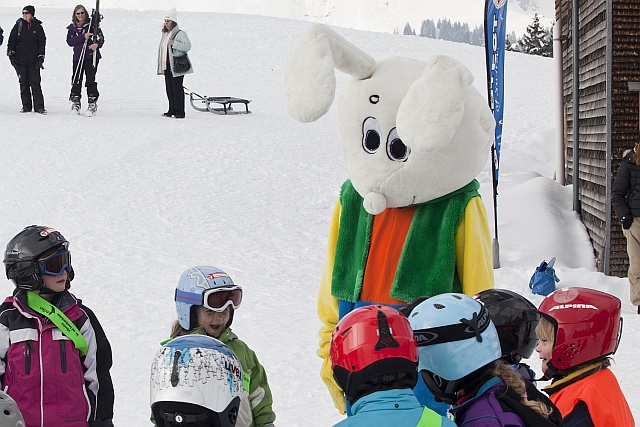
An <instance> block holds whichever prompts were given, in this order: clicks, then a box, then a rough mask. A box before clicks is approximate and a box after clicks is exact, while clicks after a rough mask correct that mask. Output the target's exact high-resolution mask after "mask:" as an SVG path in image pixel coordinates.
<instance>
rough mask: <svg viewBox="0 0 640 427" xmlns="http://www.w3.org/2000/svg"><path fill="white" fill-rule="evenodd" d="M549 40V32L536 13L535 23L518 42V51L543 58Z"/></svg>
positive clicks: (528, 27)
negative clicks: (546, 41)
mask: <svg viewBox="0 0 640 427" xmlns="http://www.w3.org/2000/svg"><path fill="white" fill-rule="evenodd" d="M547 38H548V34H547V31H546V30H545V29H544V28H543V27H542V26H541V25H540V18H538V14H537V13H536V14H535V15H534V17H533V22H532V23H531V24H530V25H529V26H527V33H526V34H524V35H523V36H522V38H521V39H520V40H519V41H518V47H519V49H518V50H519V51H520V52H524V53H528V54H531V55H540V56H542V55H543V53H544V50H545V40H546V39H547Z"/></svg>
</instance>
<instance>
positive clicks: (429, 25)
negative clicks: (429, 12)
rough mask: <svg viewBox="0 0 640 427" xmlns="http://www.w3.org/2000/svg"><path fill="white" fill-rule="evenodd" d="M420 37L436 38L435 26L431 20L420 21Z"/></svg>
mask: <svg viewBox="0 0 640 427" xmlns="http://www.w3.org/2000/svg"><path fill="white" fill-rule="evenodd" d="M420 37H429V38H430V39H435V38H436V24H435V22H433V20H432V19H427V20H425V21H422V26H421V28H420Z"/></svg>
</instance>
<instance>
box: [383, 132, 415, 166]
mask: <svg viewBox="0 0 640 427" xmlns="http://www.w3.org/2000/svg"><path fill="white" fill-rule="evenodd" d="M409 153H411V149H410V148H409V147H407V146H406V145H404V142H402V140H401V139H400V137H399V136H398V131H397V130H396V128H393V129H391V132H389V138H387V156H389V158H390V159H391V160H393V161H394V162H406V161H407V159H408V158H409Z"/></svg>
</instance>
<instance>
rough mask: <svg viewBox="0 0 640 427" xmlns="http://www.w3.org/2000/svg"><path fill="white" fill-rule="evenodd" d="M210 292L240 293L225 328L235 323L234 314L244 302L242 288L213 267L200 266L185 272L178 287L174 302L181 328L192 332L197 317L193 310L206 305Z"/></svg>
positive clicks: (232, 304)
mask: <svg viewBox="0 0 640 427" xmlns="http://www.w3.org/2000/svg"><path fill="white" fill-rule="evenodd" d="M209 290H219V291H224V290H228V291H235V292H236V293H238V292H239V297H237V298H238V299H237V300H236V301H235V302H230V304H231V308H232V310H231V315H230V316H229V322H228V323H227V325H226V326H225V327H229V326H230V325H231V322H232V321H233V312H234V310H235V309H236V308H238V307H239V306H240V302H241V301H242V288H241V287H240V286H238V285H235V284H234V283H233V280H231V277H229V275H228V274H227V273H225V272H224V271H222V270H220V269H219V268H217V267H212V266H199V267H193V268H190V269H188V270H185V271H184V272H183V273H182V275H181V276H180V280H179V281H178V286H177V287H176V291H175V295H174V300H175V302H176V313H177V315H178V321H179V322H180V326H182V327H183V328H184V329H186V330H187V331H188V330H191V329H193V328H194V327H195V326H196V325H195V324H196V323H197V322H196V321H195V319H197V316H196V314H195V312H194V310H192V309H193V308H195V307H197V306H199V305H205V306H206V304H205V294H206V293H207V292H208V291H209Z"/></svg>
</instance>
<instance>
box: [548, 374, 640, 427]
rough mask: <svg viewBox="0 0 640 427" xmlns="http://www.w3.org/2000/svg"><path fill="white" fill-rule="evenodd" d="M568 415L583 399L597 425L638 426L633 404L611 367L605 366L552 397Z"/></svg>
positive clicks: (611, 426)
mask: <svg viewBox="0 0 640 427" xmlns="http://www.w3.org/2000/svg"><path fill="white" fill-rule="evenodd" d="M549 398H550V399H551V401H552V402H553V403H554V404H555V405H556V406H557V407H558V409H559V410H560V413H561V414H562V417H563V418H564V417H566V416H567V415H569V414H570V413H571V411H573V408H575V406H576V405H577V404H578V402H580V401H582V402H584V403H585V404H586V405H587V408H589V414H590V415H591V420H592V421H593V424H594V425H595V426H596V427H613V426H615V427H635V421H634V420H633V415H632V414H631V409H629V404H628V403H627V400H626V399H625V397H624V394H622V390H621V389H620V385H619V384H618V380H617V379H616V376H615V375H614V374H613V372H611V370H610V369H609V368H605V369H601V370H600V371H598V372H596V373H595V374H592V375H589V376H588V377H585V378H583V379H581V380H579V381H576V382H575V383H573V384H570V385H568V386H566V387H564V388H562V389H560V390H559V391H557V392H555V393H553V394H552V395H551V396H549Z"/></svg>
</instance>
